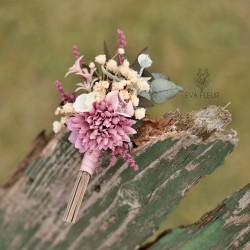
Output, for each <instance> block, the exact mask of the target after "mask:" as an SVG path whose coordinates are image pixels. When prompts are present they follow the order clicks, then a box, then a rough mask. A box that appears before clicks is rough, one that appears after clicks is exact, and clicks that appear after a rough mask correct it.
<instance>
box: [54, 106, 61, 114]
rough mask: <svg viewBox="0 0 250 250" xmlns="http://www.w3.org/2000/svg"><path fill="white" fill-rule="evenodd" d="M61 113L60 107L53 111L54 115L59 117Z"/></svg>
mask: <svg viewBox="0 0 250 250" xmlns="http://www.w3.org/2000/svg"><path fill="white" fill-rule="evenodd" d="M60 112H61V108H60V107H57V108H56V111H55V115H59V114H60Z"/></svg>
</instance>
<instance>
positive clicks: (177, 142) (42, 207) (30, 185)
mask: <svg viewBox="0 0 250 250" xmlns="http://www.w3.org/2000/svg"><path fill="white" fill-rule="evenodd" d="M230 121H231V117H230V114H229V113H228V112H227V111H226V110H224V109H222V108H220V107H216V106H210V107H208V108H206V109H202V110H200V111H197V112H192V113H188V114H183V115H181V114H180V113H179V112H169V113H168V114H167V115H166V116H165V117H164V118H163V119H161V120H159V121H151V120H148V121H147V122H145V123H144V125H143V127H142V128H140V130H139V134H140V135H139V136H138V137H136V138H135V139H134V142H135V144H137V146H138V147H137V148H135V149H134V152H133V153H134V157H135V160H136V162H137V163H138V165H139V168H140V169H139V171H137V172H136V171H133V170H132V169H131V168H129V167H128V166H127V164H124V163H123V162H122V161H121V160H119V161H118V162H117V163H116V165H115V166H113V167H109V166H108V159H107V157H106V158H105V159H104V160H103V162H102V166H101V167H100V171H99V174H98V175H96V176H94V177H93V178H92V179H91V180H90V184H89V187H88V189H87V191H86V194H85V198H84V201H83V205H82V206H81V208H80V212H79V214H80V215H79V218H78V221H77V222H76V223H75V224H73V225H70V224H67V223H65V222H63V220H62V218H63V213H64V211H65V209H66V205H67V201H68V199H69V196H70V193H71V190H72V188H73V185H74V181H75V178H76V176H77V173H78V168H79V166H80V162H81V155H80V154H79V153H78V152H77V151H76V150H75V149H74V147H73V146H72V145H71V144H70V143H69V142H68V140H67V137H68V135H63V136H62V137H53V138H52V139H50V140H49V142H48V143H47V145H46V147H44V149H43V151H42V152H41V153H40V154H39V155H38V156H37V158H36V159H35V160H33V161H31V162H30V163H29V164H28V165H27V166H26V168H24V170H23V171H22V173H21V174H19V178H18V179H17V180H16V179H15V182H13V183H12V185H9V186H8V187H6V188H3V189H2V190H1V195H0V249H15V250H16V249H46V250H47V249H58V250H59V249H60V250H63V249H67V250H71V249H72V250H73V249H84V250H85V249H86V250H87V249H111V250H112V249H129V250H130V249H135V248H137V247H138V246H140V245H141V244H142V243H143V242H144V241H145V240H146V239H147V238H148V237H149V236H150V235H151V234H152V233H153V232H154V231H155V230H156V229H157V228H158V227H159V225H160V223H161V222H162V221H163V220H164V219H165V218H166V217H167V215H168V214H169V213H170V212H171V211H173V209H174V208H175V207H176V206H177V204H178V203H179V202H180V200H181V199H182V198H183V197H184V196H185V194H186V192H187V191H188V190H189V189H190V188H191V187H192V186H193V185H195V184H196V183H197V182H198V181H199V180H200V179H201V178H202V177H204V176H205V175H208V174H210V173H211V172H213V171H214V170H215V169H216V168H217V167H218V166H219V165H221V164H222V163H223V161H224V159H225V157H226V156H227V155H228V154H229V153H230V152H232V150H233V149H234V147H235V145H236V142H237V138H236V132H235V131H233V130H231V131H228V132H226V131H224V127H225V126H226V125H227V124H228V123H229V122H230ZM143 128H144V129H143Z"/></svg>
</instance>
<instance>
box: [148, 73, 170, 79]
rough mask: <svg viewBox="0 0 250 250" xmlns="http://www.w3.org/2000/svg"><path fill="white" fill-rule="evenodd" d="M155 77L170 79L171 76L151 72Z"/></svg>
mask: <svg viewBox="0 0 250 250" xmlns="http://www.w3.org/2000/svg"><path fill="white" fill-rule="evenodd" d="M151 74H152V75H153V77H154V79H165V80H168V81H170V77H168V76H165V75H163V74H162V73H151Z"/></svg>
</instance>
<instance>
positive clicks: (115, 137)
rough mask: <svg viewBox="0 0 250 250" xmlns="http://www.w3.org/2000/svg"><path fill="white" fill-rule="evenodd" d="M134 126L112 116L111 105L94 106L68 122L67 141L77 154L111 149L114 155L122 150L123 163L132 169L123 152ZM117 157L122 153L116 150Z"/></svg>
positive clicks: (105, 101)
mask: <svg viewBox="0 0 250 250" xmlns="http://www.w3.org/2000/svg"><path fill="white" fill-rule="evenodd" d="M135 122H136V121H134V120H132V119H130V118H127V117H124V116H122V115H120V114H117V113H115V112H114V107H113V105H112V103H111V102H109V101H107V100H103V101H101V102H98V103H97V102H94V103H93V108H92V109H90V110H89V111H87V112H80V113H78V114H76V115H74V116H72V117H70V118H69V119H68V121H67V127H68V129H69V130H70V131H71V132H72V133H71V135H70V137H69V141H70V142H71V143H73V144H74V145H75V147H76V148H77V149H79V151H80V152H81V153H84V152H86V151H92V150H100V151H104V150H107V149H111V150H112V151H113V152H115V154H117V153H118V151H117V149H118V148H119V149H124V155H122V157H123V159H124V160H126V161H127V162H128V163H129V164H130V165H131V166H132V167H134V165H133V164H131V163H132V161H131V158H130V157H128V155H129V154H128V152H127V150H126V149H127V143H129V142H130V138H129V135H132V134H135V133H136V130H134V129H133V128H132V127H131V126H132V125H133V124H135ZM119 153H121V154H122V153H123V151H122V150H120V151H119ZM125 154H126V157H125Z"/></svg>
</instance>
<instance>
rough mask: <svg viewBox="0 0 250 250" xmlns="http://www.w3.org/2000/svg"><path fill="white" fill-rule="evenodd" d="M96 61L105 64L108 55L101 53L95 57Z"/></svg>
mask: <svg viewBox="0 0 250 250" xmlns="http://www.w3.org/2000/svg"><path fill="white" fill-rule="evenodd" d="M95 61H96V62H97V63H99V64H102V65H103V64H105V62H106V55H99V56H96V57H95Z"/></svg>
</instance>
